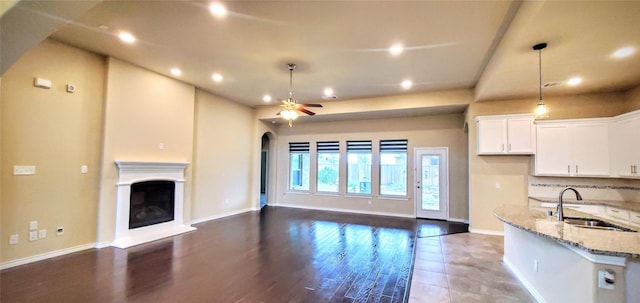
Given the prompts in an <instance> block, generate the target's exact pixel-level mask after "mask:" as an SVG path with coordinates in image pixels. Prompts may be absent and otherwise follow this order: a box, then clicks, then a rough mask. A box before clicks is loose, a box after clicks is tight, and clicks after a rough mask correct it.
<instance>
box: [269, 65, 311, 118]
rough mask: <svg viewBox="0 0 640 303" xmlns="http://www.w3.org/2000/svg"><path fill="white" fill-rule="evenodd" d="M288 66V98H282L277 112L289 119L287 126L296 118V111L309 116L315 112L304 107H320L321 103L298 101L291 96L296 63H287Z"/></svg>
mask: <svg viewBox="0 0 640 303" xmlns="http://www.w3.org/2000/svg"><path fill="white" fill-rule="evenodd" d="M287 66H288V67H289V98H288V99H286V100H282V104H281V105H280V107H282V108H283V109H282V110H281V111H279V112H278V114H277V115H279V116H281V117H282V118H283V119H285V120H287V121H289V127H292V126H293V120H295V119H297V118H298V112H301V113H305V114H307V115H309V116H313V115H315V114H316V113H314V112H312V111H310V110H308V109H306V107H322V104H318V103H298V102H296V99H294V98H293V89H292V86H293V70H294V69H295V68H296V65H295V64H293V63H288V64H287Z"/></svg>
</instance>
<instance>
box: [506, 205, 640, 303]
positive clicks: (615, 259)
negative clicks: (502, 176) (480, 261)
mask: <svg viewBox="0 0 640 303" xmlns="http://www.w3.org/2000/svg"><path fill="white" fill-rule="evenodd" d="M547 210H548V208H540V207H529V206H515V205H503V206H500V207H498V208H497V209H495V211H494V213H495V216H496V217H497V218H498V219H499V220H500V221H502V222H504V223H505V224H504V258H503V260H504V262H505V264H506V265H507V266H509V267H510V268H511V270H512V271H513V272H514V274H516V275H517V276H518V278H519V279H520V281H521V282H522V283H523V284H524V285H525V287H527V289H528V290H529V291H530V292H531V294H532V295H533V296H534V297H535V298H536V299H537V300H538V301H539V302H640V289H639V288H638V285H640V233H638V232H622V231H611V230H602V229H592V228H583V227H578V226H574V225H570V224H567V223H565V222H560V221H558V220H557V219H556V218H555V217H553V216H547ZM565 216H566V217H580V218H595V217H594V216H591V215H589V214H586V213H582V212H578V211H574V210H571V209H565ZM624 227H628V228H631V229H634V228H633V227H629V226H624ZM605 277H606V278H609V279H608V280H609V281H608V282H613V283H607V282H605V279H604V278H605ZM611 277H613V281H611V279H610V278H611ZM628 285H629V287H627V286H628ZM631 285H633V286H631Z"/></svg>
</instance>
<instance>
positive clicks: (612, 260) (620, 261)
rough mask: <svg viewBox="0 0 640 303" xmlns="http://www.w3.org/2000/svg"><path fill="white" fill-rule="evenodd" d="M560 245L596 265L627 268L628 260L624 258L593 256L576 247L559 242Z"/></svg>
mask: <svg viewBox="0 0 640 303" xmlns="http://www.w3.org/2000/svg"><path fill="white" fill-rule="evenodd" d="M559 243H560V244H562V246H564V247H566V248H568V249H569V250H571V251H573V252H574V253H576V254H578V255H580V256H582V257H583V258H585V259H587V260H589V261H591V262H592V263H596V264H606V265H615V266H621V267H625V266H627V258H623V257H616V256H607V255H596V254H592V253H590V252H588V251H586V250H584V249H580V248H577V247H575V246H572V245H569V244H566V243H562V242H559Z"/></svg>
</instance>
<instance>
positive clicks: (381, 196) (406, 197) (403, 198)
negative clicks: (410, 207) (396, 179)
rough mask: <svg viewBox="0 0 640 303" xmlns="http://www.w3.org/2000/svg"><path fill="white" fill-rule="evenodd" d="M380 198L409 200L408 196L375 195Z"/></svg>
mask: <svg viewBox="0 0 640 303" xmlns="http://www.w3.org/2000/svg"><path fill="white" fill-rule="evenodd" d="M377 198H378V199H380V200H397V201H409V196H388V195H387V196H383V195H380V196H378V197H377Z"/></svg>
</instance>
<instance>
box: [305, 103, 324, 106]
mask: <svg viewBox="0 0 640 303" xmlns="http://www.w3.org/2000/svg"><path fill="white" fill-rule="evenodd" d="M300 106H304V107H322V104H318V103H303V104H300Z"/></svg>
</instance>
